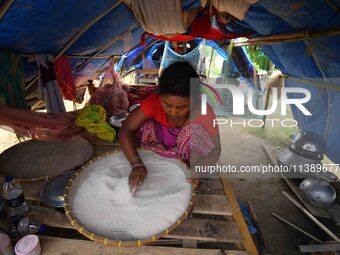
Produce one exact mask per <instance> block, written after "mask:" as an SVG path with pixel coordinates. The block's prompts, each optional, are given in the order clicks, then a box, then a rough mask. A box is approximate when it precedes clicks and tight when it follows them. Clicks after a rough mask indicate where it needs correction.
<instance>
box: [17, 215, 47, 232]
mask: <svg viewBox="0 0 340 255" xmlns="http://www.w3.org/2000/svg"><path fill="white" fill-rule="evenodd" d="M45 228H46V225H45V224H39V223H37V222H34V221H32V220H31V219H30V218H28V217H23V218H22V219H21V220H20V221H19V223H18V226H17V231H18V233H19V234H21V235H29V234H35V233H44V232H45Z"/></svg>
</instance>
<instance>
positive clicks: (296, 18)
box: [0, 0, 340, 163]
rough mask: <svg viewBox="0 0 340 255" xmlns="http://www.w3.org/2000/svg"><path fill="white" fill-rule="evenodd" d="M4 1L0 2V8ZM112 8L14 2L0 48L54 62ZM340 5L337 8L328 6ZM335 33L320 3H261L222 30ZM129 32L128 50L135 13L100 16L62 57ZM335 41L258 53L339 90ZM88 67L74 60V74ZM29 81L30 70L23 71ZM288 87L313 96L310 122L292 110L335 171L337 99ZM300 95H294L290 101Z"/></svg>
mask: <svg viewBox="0 0 340 255" xmlns="http://www.w3.org/2000/svg"><path fill="white" fill-rule="evenodd" d="M3 2H4V1H3V0H0V4H2V3H3ZM117 2H118V1H117V0H98V1H95V2H94V1H90V0H73V1H69V0H50V1H44V0H16V1H14V2H13V4H12V5H11V6H10V8H9V9H8V10H7V12H6V13H5V15H4V16H3V17H2V18H1V19H0V48H5V49H10V50H13V51H16V52H19V53H51V54H57V53H58V52H59V51H60V50H61V49H62V48H63V46H64V45H65V44H66V43H67V42H68V41H69V40H70V39H71V38H72V37H74V35H75V34H76V33H77V32H79V31H80V29H81V28H83V27H84V26H85V25H86V24H88V23H89V22H90V21H91V20H93V19H94V18H95V17H98V16H99V15H100V14H101V13H104V12H105V11H106V10H108V9H109V8H110V7H111V6H112V5H114V4H116V3H117ZM333 3H335V4H338V5H339V1H333ZM199 5H200V1H199V0H184V1H182V6H183V8H184V9H186V10H187V9H191V8H195V7H198V6H199ZM339 26H340V15H339V13H338V12H337V10H336V8H334V6H331V5H330V4H329V2H328V1H324V0H299V1H293V0H291V1H276V0H259V1H258V2H256V3H255V4H253V5H252V6H251V7H250V8H249V10H248V12H247V13H246V15H245V18H244V20H242V21H240V20H236V19H234V20H232V21H231V22H230V23H229V24H227V25H226V28H227V29H229V30H231V31H233V32H240V33H245V32H249V31H252V32H253V36H254V37H256V36H265V35H273V34H280V33H290V32H299V31H305V30H318V29H327V28H333V27H339ZM129 29H131V32H132V41H133V43H132V44H133V46H136V45H137V44H139V43H140V38H141V35H142V33H143V32H144V30H143V28H142V27H141V26H140V25H139V24H138V23H137V21H136V19H135V17H134V15H133V12H132V11H131V10H130V9H129V8H128V7H127V6H126V5H125V4H124V3H120V4H118V6H117V7H116V8H115V9H114V10H113V11H111V12H110V13H109V14H107V15H105V17H104V18H102V19H100V20H99V21H98V22H96V23H95V24H94V25H93V26H92V27H91V28H90V29H88V30H87V31H86V32H85V33H84V34H83V35H82V36H81V37H80V38H79V39H78V40H77V41H76V42H75V43H74V44H73V45H72V47H70V48H69V49H68V50H67V52H66V53H67V54H78V55H93V54H95V53H96V52H98V51H99V50H101V49H102V48H103V47H105V45H107V44H108V43H109V42H110V41H112V40H113V39H114V38H117V37H118V36H122V33H123V32H125V31H127V30H129ZM339 44H340V36H338V35H337V36H324V37H320V38H306V39H305V40H303V41H298V42H290V43H281V44H272V45H263V46H261V48H262V50H263V51H264V53H265V54H266V55H267V56H268V57H269V58H270V60H271V61H272V62H273V63H274V64H275V65H276V66H277V67H278V68H279V69H280V70H281V71H282V72H283V73H284V74H287V75H290V76H294V77H297V78H302V79H306V80H311V79H317V80H318V81H319V82H323V83H331V84H336V85H338V86H340V82H339V77H340V55H339ZM122 54H124V52H123V40H122V39H118V40H117V41H116V42H115V43H114V44H113V45H111V47H108V48H107V49H106V50H105V51H103V52H102V53H101V54H100V55H122ZM84 60H85V59H73V60H72V66H73V67H75V66H76V65H77V64H79V63H81V62H82V61H84ZM105 61H106V60H105V59H95V60H92V61H90V62H89V63H88V64H87V65H85V66H84V67H83V68H82V69H81V70H77V71H75V72H74V75H75V76H77V77H84V79H85V77H89V76H90V75H91V74H92V73H93V72H94V71H95V69H96V68H99V67H100V66H102V65H103V64H104V63H105ZM25 69H26V70H27V72H28V74H27V77H31V76H32V73H33V72H34V67H32V66H31V64H28V63H26V65H25ZM285 85H286V86H287V87H289V86H291V87H293V86H294V87H296V86H298V87H303V88H306V89H308V90H310V92H311V94H312V98H311V100H310V101H309V102H308V104H306V107H307V108H308V110H309V111H310V112H311V113H312V116H307V117H306V116H304V115H302V114H301V112H300V111H298V110H297V109H295V108H293V114H294V117H295V118H296V119H297V120H298V124H299V127H300V128H301V129H304V130H307V131H313V132H316V133H318V134H320V135H321V136H323V137H324V138H325V140H326V142H327V156H328V157H329V158H330V159H331V160H332V161H333V162H335V163H340V143H339V142H337V141H339V138H340V115H339V109H340V92H336V91H334V90H330V89H328V90H327V89H323V88H316V87H313V86H311V85H306V84H299V83H296V82H293V81H290V80H289V81H287V82H286V84H285ZM298 96H300V95H294V94H292V95H291V97H298Z"/></svg>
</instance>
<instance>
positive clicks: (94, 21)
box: [54, 1, 121, 60]
mask: <svg viewBox="0 0 340 255" xmlns="http://www.w3.org/2000/svg"><path fill="white" fill-rule="evenodd" d="M120 3H121V1H118V2H117V3H115V4H114V5H112V6H111V8H110V9H108V10H106V11H105V12H103V13H101V14H100V15H99V16H97V17H96V18H94V19H93V20H92V21H91V22H89V23H87V24H86V25H85V26H84V27H83V28H82V29H80V30H79V31H78V32H77V33H76V34H75V35H74V36H73V37H72V38H71V40H69V41H68V43H67V44H66V45H65V46H64V47H63V48H62V49H61V50H60V51H59V53H58V54H57V55H56V56H55V58H54V59H55V60H56V59H58V58H59V57H60V56H62V55H63V54H64V53H65V52H66V51H67V50H68V49H69V48H70V47H71V46H72V45H73V44H74V43H75V42H76V41H77V40H78V39H79V38H80V37H81V36H82V35H83V34H84V33H85V32H86V31H87V30H88V29H89V28H90V27H92V26H93V25H94V24H95V23H96V22H97V21H98V20H100V19H101V18H103V17H104V16H105V15H106V14H108V13H109V12H111V11H112V10H113V9H114V8H116V7H117V6H118V5H120Z"/></svg>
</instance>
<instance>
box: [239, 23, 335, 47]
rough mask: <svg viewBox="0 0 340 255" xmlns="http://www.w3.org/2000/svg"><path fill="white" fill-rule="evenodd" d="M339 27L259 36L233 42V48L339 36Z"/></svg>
mask: <svg viewBox="0 0 340 255" xmlns="http://www.w3.org/2000/svg"><path fill="white" fill-rule="evenodd" d="M339 34H340V27H335V28H330V29H325V30H317V31H303V32H296V33H289V34H277V35H269V36H261V37H257V38H251V39H247V41H245V42H235V43H234V47H243V46H250V45H261V44H275V43H285V42H294V41H301V40H305V39H312V38H317V37H321V36H332V35H339Z"/></svg>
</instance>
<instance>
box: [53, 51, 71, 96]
mask: <svg viewBox="0 0 340 255" xmlns="http://www.w3.org/2000/svg"><path fill="white" fill-rule="evenodd" d="M54 68H55V73H56V76H57V79H58V83H59V86H60V89H61V92H62V94H63V96H64V97H65V98H66V99H68V100H71V101H76V85H75V83H74V80H73V76H72V69H71V65H70V62H69V58H68V56H66V55H64V56H61V57H59V58H58V59H57V60H56V61H55V62H54Z"/></svg>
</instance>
